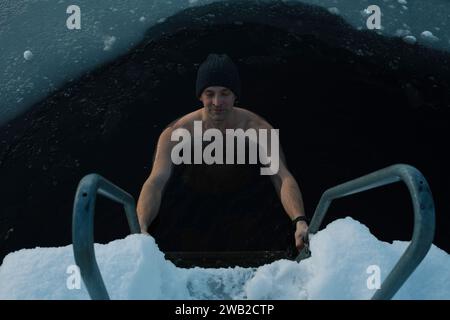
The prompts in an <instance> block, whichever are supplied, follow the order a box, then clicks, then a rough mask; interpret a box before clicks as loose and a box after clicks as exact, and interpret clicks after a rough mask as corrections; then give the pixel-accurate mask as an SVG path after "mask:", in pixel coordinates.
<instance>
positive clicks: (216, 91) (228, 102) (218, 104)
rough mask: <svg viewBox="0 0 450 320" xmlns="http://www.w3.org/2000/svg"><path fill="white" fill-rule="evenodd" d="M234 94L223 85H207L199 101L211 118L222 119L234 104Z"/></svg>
mask: <svg viewBox="0 0 450 320" xmlns="http://www.w3.org/2000/svg"><path fill="white" fill-rule="evenodd" d="M235 100H236V96H235V95H234V93H233V92H232V91H231V90H230V89H228V88H225V87H208V88H206V89H205V90H203V93H202V95H201V97H200V101H201V102H203V106H204V107H205V109H206V112H208V115H209V116H210V117H211V119H213V120H224V119H225V118H226V117H227V115H228V114H229V113H230V112H231V110H232V109H233V106H234V102H235Z"/></svg>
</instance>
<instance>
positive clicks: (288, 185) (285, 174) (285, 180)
mask: <svg viewBox="0 0 450 320" xmlns="http://www.w3.org/2000/svg"><path fill="white" fill-rule="evenodd" d="M280 155H281V156H280V158H281V159H280V169H279V170H278V173H277V174H275V175H272V176H271V180H272V182H273V185H274V186H275V190H276V192H277V194H278V197H279V198H280V200H281V203H282V204H283V208H284V210H285V211H286V213H287V214H288V216H289V218H291V221H292V220H294V219H295V218H297V217H300V216H305V208H304V205H303V197H302V193H301V191H300V188H299V186H298V184H297V181H295V178H294V177H293V176H292V174H291V173H290V172H289V170H288V169H287V167H286V164H285V161H284V157H283V156H282V151H281V150H280ZM307 230H308V224H307V222H306V221H297V223H296V226H295V246H296V247H297V249H298V250H301V249H302V248H303V246H304V243H303V237H304V236H306V232H307Z"/></svg>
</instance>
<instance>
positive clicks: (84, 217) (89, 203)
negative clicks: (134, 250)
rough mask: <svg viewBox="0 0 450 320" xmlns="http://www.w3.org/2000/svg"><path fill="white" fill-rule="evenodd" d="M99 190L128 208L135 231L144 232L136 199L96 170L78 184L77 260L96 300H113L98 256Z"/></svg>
mask: <svg viewBox="0 0 450 320" xmlns="http://www.w3.org/2000/svg"><path fill="white" fill-rule="evenodd" d="M97 193H98V194H100V195H102V196H104V197H106V198H108V199H110V200H113V201H115V202H118V203H121V204H122V205H123V206H124V208H125V213H126V215H127V220H128V225H129V227H130V231H131V233H132V234H133V233H140V232H141V231H140V227H139V222H138V219H137V213H136V205H135V201H134V198H133V197H132V196H131V195H130V194H128V193H127V192H126V191H124V190H122V189H121V188H119V187H117V186H116V185H114V184H113V183H111V182H110V181H108V180H106V179H105V178H103V177H102V176H100V175H98V174H95V173H92V174H89V175H87V176H85V177H84V178H83V179H81V181H80V183H79V184H78V188H77V192H76V195H75V202H74V207H73V218H72V219H73V220H72V242H73V253H74V256H75V263H76V264H77V266H78V267H79V268H80V273H81V277H82V279H83V281H84V284H85V285H86V288H87V291H88V293H89V296H90V297H91V298H92V299H96V300H109V295H108V291H107V290H106V287H105V283H104V281H103V278H102V275H101V273H100V270H99V268H98V264H97V260H96V259H95V249H94V214H95V210H94V209H95V201H96V198H97Z"/></svg>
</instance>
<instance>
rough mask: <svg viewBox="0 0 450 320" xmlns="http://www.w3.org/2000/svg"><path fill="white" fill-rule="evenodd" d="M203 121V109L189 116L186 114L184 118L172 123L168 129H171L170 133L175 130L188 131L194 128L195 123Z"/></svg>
mask: <svg viewBox="0 0 450 320" xmlns="http://www.w3.org/2000/svg"><path fill="white" fill-rule="evenodd" d="M197 120H202V109H197V110H195V111H192V112H190V113H188V114H185V115H184V116H182V117H180V118H178V119H176V120H174V121H172V122H171V123H170V124H169V125H168V126H167V127H166V129H169V130H170V131H173V130H175V129H180V128H184V129H188V130H190V129H191V128H193V126H194V121H197Z"/></svg>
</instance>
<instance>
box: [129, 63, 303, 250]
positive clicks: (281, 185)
mask: <svg viewBox="0 0 450 320" xmlns="http://www.w3.org/2000/svg"><path fill="white" fill-rule="evenodd" d="M196 91H197V97H198V98H199V100H200V101H201V102H202V103H203V107H202V108H201V109H198V110H196V111H194V112H191V113H189V114H187V115H185V116H183V117H182V118H180V119H178V120H176V121H174V122H173V123H172V124H171V125H169V126H168V127H167V128H166V129H165V130H164V131H163V132H162V133H161V135H160V137H159V140H158V144H157V148H156V152H155V158H154V163H153V168H152V171H151V174H150V176H149V177H148V179H147V180H146V181H145V183H144V185H143V187H142V190H141V193H140V196H139V200H138V204H137V212H138V218H139V224H140V226H141V231H142V232H143V233H146V234H147V233H148V227H149V226H150V224H151V223H152V222H153V221H154V219H155V218H156V216H157V214H158V211H159V209H160V205H161V198H162V195H163V192H164V189H165V186H166V184H167V182H168V180H169V178H170V177H171V175H172V172H173V168H174V163H173V159H172V157H171V155H172V149H173V147H174V146H175V145H176V143H177V142H176V141H172V134H173V133H174V132H175V131H176V130H178V129H185V130H187V131H188V132H190V133H191V134H192V135H194V122H197V124H198V121H201V125H202V129H203V130H207V129H211V128H214V129H218V130H220V132H222V133H223V134H225V131H226V129H242V130H244V131H246V130H247V129H256V130H259V129H266V130H268V131H271V130H273V127H272V126H271V125H270V124H269V123H268V122H267V121H265V120H264V119H262V118H261V117H259V116H258V115H256V114H255V113H253V112H250V111H248V110H246V109H243V108H238V107H235V106H234V104H235V102H236V99H237V98H238V97H239V96H240V79H239V75H238V71H237V68H236V66H235V65H234V63H233V62H232V61H231V59H230V58H229V57H228V56H227V55H217V54H210V55H209V56H208V58H207V59H206V61H205V62H204V63H203V64H202V65H201V66H200V68H199V71H198V75H197V83H196ZM269 141H271V140H270V139H269ZM268 149H269V152H270V145H269V147H268ZM280 154H282V152H280ZM277 160H278V159H277ZM226 166H227V164H223V165H222V168H223V167H226ZM270 177H271V181H272V183H273V185H274V186H275V190H276V192H277V194H278V197H279V198H280V200H281V203H282V205H283V207H284V210H285V211H286V213H287V215H288V216H289V218H290V219H291V220H292V221H293V224H294V228H295V245H296V248H297V249H298V250H301V249H302V248H303V246H304V243H303V237H304V236H305V235H306V232H307V229H308V225H307V222H306V218H305V213H304V206H303V200H302V195H301V192H300V189H299V187H298V184H297V182H296V181H295V179H294V177H293V176H292V174H291V173H290V172H289V170H288V169H287V167H286V164H285V161H284V159H283V157H281V159H279V163H278V171H277V172H276V173H275V174H273V175H271V176H270ZM219 205H220V204H219ZM199 231H201V230H199Z"/></svg>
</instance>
